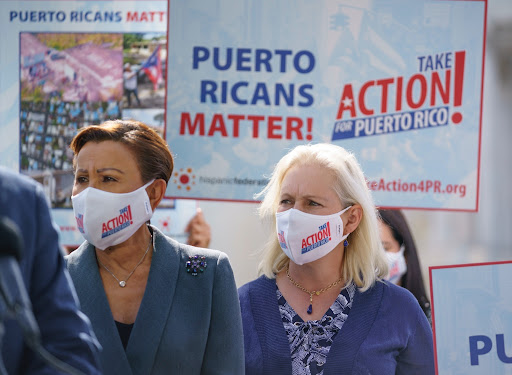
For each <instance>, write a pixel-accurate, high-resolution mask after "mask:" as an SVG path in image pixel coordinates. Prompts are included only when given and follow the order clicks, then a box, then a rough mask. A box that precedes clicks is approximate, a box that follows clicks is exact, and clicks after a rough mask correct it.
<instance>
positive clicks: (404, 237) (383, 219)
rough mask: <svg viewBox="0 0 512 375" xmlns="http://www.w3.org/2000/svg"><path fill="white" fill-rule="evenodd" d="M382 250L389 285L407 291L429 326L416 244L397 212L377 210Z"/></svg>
mask: <svg viewBox="0 0 512 375" xmlns="http://www.w3.org/2000/svg"><path fill="white" fill-rule="evenodd" d="M379 215H380V220H379V227H380V234H381V240H382V246H383V247H384V250H385V251H386V256H387V257H388V264H389V274H388V276H387V277H386V279H387V280H389V281H390V282H393V283H395V284H396V285H400V286H402V287H404V288H406V289H408V290H409V291H410V292H411V293H412V294H413V295H414V297H416V299H417V300H418V303H419V304H420V307H421V309H422V310H423V312H424V313H425V315H426V317H427V319H428V320H429V322H431V308H430V301H429V299H428V297H427V293H426V292H425V285H424V283H423V275H422V272H421V267H420V261H419V258H418V253H417V251H416V244H415V243H414V239H413V237H412V234H411V231H410V229H409V225H408V224H407V220H406V219H405V216H404V214H403V213H402V212H401V211H399V210H383V209H380V210H379Z"/></svg>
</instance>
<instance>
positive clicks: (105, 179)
mask: <svg viewBox="0 0 512 375" xmlns="http://www.w3.org/2000/svg"><path fill="white" fill-rule="evenodd" d="M103 181H104V182H112V181H116V179H115V178H114V177H111V176H104V177H103Z"/></svg>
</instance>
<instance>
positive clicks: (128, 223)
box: [71, 180, 154, 250]
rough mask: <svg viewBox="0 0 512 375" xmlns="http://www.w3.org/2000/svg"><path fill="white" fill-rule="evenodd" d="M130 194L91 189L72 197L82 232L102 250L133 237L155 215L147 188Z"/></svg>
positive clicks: (143, 187) (144, 187) (77, 221)
mask: <svg viewBox="0 0 512 375" xmlns="http://www.w3.org/2000/svg"><path fill="white" fill-rule="evenodd" d="M153 181H154V180H152V181H150V182H148V183H147V184H146V185H144V186H142V187H141V188H139V189H137V190H134V191H132V192H130V193H109V192H107V191H103V190H99V189H95V188H93V187H88V188H86V189H85V190H84V191H82V192H81V193H79V194H77V195H74V196H72V197H71V201H72V202H73V211H74V213H75V218H76V223H77V225H78V230H79V231H80V232H81V233H82V235H83V236H84V238H85V239H86V240H87V241H89V242H90V243H91V244H93V245H94V246H95V247H96V248H98V249H100V250H105V249H106V248H107V247H110V246H114V245H117V244H120V243H121V242H124V241H126V240H127V239H128V238H130V237H131V236H132V235H133V234H134V233H135V232H136V231H137V229H139V228H140V227H141V225H142V224H144V223H145V222H146V221H148V220H149V219H151V217H152V216H153V210H152V209H151V203H150V201H149V197H148V194H147V192H146V188H147V187H148V186H149V185H151V184H152V183H153Z"/></svg>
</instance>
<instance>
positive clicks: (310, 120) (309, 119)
mask: <svg viewBox="0 0 512 375" xmlns="http://www.w3.org/2000/svg"><path fill="white" fill-rule="evenodd" d="M307 120H308V122H307V127H308V130H307V131H308V134H307V135H306V139H307V140H308V141H311V140H312V139H313V134H312V133H313V119H312V118H311V117H308V118H307Z"/></svg>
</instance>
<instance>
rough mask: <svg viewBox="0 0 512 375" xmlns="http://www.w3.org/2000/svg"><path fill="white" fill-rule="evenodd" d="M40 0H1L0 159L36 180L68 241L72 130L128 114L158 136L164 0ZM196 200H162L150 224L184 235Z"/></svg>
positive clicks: (73, 240) (72, 227) (76, 239)
mask: <svg viewBox="0 0 512 375" xmlns="http://www.w3.org/2000/svg"><path fill="white" fill-rule="evenodd" d="M40 5H41V3H40V2H38V1H24V2H18V1H2V2H0V17H1V18H2V20H3V22H2V26H0V29H1V32H2V39H4V40H10V41H13V43H10V44H9V43H2V44H1V45H0V64H1V65H2V71H1V72H0V102H1V103H2V104H1V105H0V115H1V117H2V118H3V119H4V121H3V122H2V124H0V133H1V134H2V137H0V165H3V166H7V167H9V168H12V169H15V170H18V171H19V172H20V173H22V174H25V175H28V176H30V177H32V178H33V179H35V180H36V181H38V182H40V183H41V184H42V185H43V187H44V190H45V193H46V195H47V197H48V200H49V202H50V204H51V207H52V212H53V218H54V220H55V221H56V223H57V225H58V227H59V228H60V230H61V242H62V243H63V244H64V245H66V246H68V247H70V248H73V247H76V246H78V245H79V244H80V243H81V242H82V241H83V238H82V237H81V235H80V234H79V232H78V230H77V228H76V222H75V219H74V217H73V211H72V204H71V195H72V188H73V180H74V176H73V153H72V151H71V150H70V149H69V144H70V142H71V140H72V139H73V137H74V136H75V135H76V134H77V132H78V131H79V130H80V129H81V128H83V127H86V126H89V125H97V124H100V123H102V122H104V121H107V120H113V119H126V120H129V119H131V120H137V121H142V122H144V123H146V124H147V125H149V126H151V127H152V128H154V129H155V130H156V131H157V132H158V133H159V134H160V135H161V136H162V137H164V136H165V123H164V102H165V68H164V67H165V64H166V55H167V48H166V46H167V32H166V29H167V1H154V2H151V4H141V3H136V2H129V1H116V2H104V1H87V2H80V3H79V2H62V1H50V2H47V3H45V7H44V8H45V10H41V7H40ZM195 207H196V203H195V201H193V200H189V201H187V202H182V203H179V202H176V201H174V200H171V199H166V200H164V202H163V203H162V205H161V207H159V208H158V209H157V213H155V216H154V220H153V221H154V224H155V225H157V226H158V225H159V224H158V222H162V223H164V224H165V225H164V224H162V225H160V228H163V229H164V231H166V232H167V233H166V234H172V235H174V236H175V237H178V238H179V239H180V240H182V239H183V238H184V234H183V233H182V232H181V231H182V230H183V228H184V227H185V224H186V222H188V220H189V219H190V218H191V217H192V216H193V215H194V214H195ZM182 222H185V224H183V225H182V224H181V223H182ZM170 223H175V224H174V225H172V226H171V225H170Z"/></svg>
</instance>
